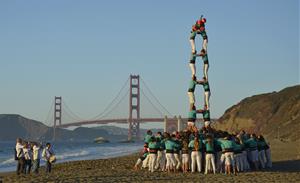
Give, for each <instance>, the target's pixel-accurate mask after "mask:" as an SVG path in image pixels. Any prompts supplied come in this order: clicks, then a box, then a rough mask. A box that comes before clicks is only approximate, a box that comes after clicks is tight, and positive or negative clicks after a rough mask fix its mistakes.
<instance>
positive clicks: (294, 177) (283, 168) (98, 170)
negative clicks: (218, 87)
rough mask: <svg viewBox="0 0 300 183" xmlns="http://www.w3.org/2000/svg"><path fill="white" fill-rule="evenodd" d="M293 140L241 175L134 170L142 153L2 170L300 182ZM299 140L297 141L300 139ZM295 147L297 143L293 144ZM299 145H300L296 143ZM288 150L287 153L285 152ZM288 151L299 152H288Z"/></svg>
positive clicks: (104, 178) (74, 176) (47, 178)
mask: <svg viewBox="0 0 300 183" xmlns="http://www.w3.org/2000/svg"><path fill="white" fill-rule="evenodd" d="M292 144H295V142H291V143H283V142H280V141H275V142H273V146H272V147H273V157H274V163H273V166H274V167H273V168H272V169H271V170H265V171H259V172H247V173H240V174H238V175H237V176H234V175H231V176H226V175H223V174H217V175H204V174H199V173H194V174H191V173H188V174H183V173H166V172H155V173H150V172H148V171H147V170H138V171H134V170H133V169H132V168H133V165H134V163H135V162H136V160H137V158H138V154H133V155H129V156H123V157H118V158H112V159H99V160H86V161H74V162H68V163H58V164H55V165H54V166H53V172H52V173H51V174H50V175H46V174H45V173H44V169H43V168H41V173H40V174H39V175H22V176H17V175H16V174H15V173H14V172H10V173H0V180H1V181H2V182H4V183H6V182H220V183H221V182H300V159H299V158H298V156H299V152H298V150H299V149H292V147H291V145H292ZM296 144H297V143H296ZM293 147H295V146H293ZM296 148H298V147H296ZM285 152H286V153H285ZM288 152H295V153H294V154H293V153H292V154H288Z"/></svg>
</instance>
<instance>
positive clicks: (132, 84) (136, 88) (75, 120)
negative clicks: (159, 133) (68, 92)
mask: <svg viewBox="0 0 300 183" xmlns="http://www.w3.org/2000/svg"><path fill="white" fill-rule="evenodd" d="M128 83H129V89H128V90H127V91H125V88H126V86H128ZM141 84H142V85H143V87H144V88H145V89H146V91H144V90H143V89H142V88H141V87H140V86H141ZM124 91H125V94H124V95H121V93H122V92H124ZM146 93H148V94H149V95H150V96H151V97H152V98H153V99H154V101H155V103H157V104H158V106H159V107H158V106H156V105H155V104H154V102H153V101H151V100H150V97H149V96H148V95H147V94H146ZM128 96H129V106H128V108H129V111H128V112H129V115H128V117H127V118H124V117H119V118H116V117H112V118H109V116H110V114H112V113H113V112H114V111H116V108H117V107H119V106H120V104H121V103H122V102H124V101H125V99H126V98H127V97H128ZM141 96H143V99H146V101H147V102H148V103H149V104H150V106H152V108H153V109H154V110H155V111H156V112H157V113H159V116H158V117H141V110H140V109H141V100H140V99H141ZM53 109H54V111H53V114H54V115H53V118H52V120H51V119H50V117H49V116H50V114H51V110H53ZM122 111H124V107H122ZM168 115H169V116H171V118H168ZM65 116H66V117H68V119H69V120H65V119H66V118H65V119H64V118H63V117H65ZM49 119H50V123H51V121H52V123H53V125H50V126H52V127H53V140H55V139H56V136H57V132H58V129H60V128H69V127H78V126H85V125H96V124H109V123H119V124H128V140H134V139H140V136H141V134H140V124H141V123H162V122H163V123H164V131H168V132H173V131H180V130H182V129H184V128H185V126H186V122H187V118H181V116H178V117H177V116H174V115H172V114H171V113H170V112H169V111H168V110H167V109H166V107H164V106H163V105H162V104H161V103H160V101H159V100H158V99H157V97H156V96H155V95H154V94H153V92H152V91H151V90H150V88H149V87H148V86H147V84H146V83H145V81H144V80H143V79H142V78H141V77H140V76H139V75H130V77H129V78H128V79H127V80H126V82H125V83H124V85H123V86H122V88H121V89H120V91H119V92H118V94H117V95H116V96H115V98H114V99H113V100H112V101H111V102H110V103H109V105H108V106H107V107H106V108H105V109H104V110H103V111H102V112H101V113H100V114H98V115H97V116H95V117H93V118H91V119H89V120H84V119H81V118H80V117H79V115H77V114H75V113H74V112H72V110H71V109H70V108H69V107H68V105H66V103H65V102H64V101H63V98H62V97H61V96H55V98H54V102H53V104H52V106H51V109H50V111H49V113H48V117H47V119H46V120H45V122H46V123H47V121H48V123H49ZM63 119H64V120H63ZM67 121H68V122H67ZM198 121H201V119H199V120H198Z"/></svg>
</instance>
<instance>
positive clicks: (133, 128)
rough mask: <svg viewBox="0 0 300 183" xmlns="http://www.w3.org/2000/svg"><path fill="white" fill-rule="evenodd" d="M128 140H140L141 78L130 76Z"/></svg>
mask: <svg viewBox="0 0 300 183" xmlns="http://www.w3.org/2000/svg"><path fill="white" fill-rule="evenodd" d="M128 123H129V128H128V140H129V141H130V140H134V139H135V140H139V139H140V76H139V75H130V93H129V119H128Z"/></svg>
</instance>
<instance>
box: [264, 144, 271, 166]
mask: <svg viewBox="0 0 300 183" xmlns="http://www.w3.org/2000/svg"><path fill="white" fill-rule="evenodd" d="M265 152H266V160H267V163H266V165H267V167H268V168H272V158H271V149H270V148H269V149H267V150H265Z"/></svg>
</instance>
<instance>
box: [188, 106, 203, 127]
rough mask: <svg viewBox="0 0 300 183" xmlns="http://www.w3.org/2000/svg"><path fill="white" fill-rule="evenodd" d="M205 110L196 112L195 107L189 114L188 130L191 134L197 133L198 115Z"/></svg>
mask: <svg viewBox="0 0 300 183" xmlns="http://www.w3.org/2000/svg"><path fill="white" fill-rule="evenodd" d="M202 112H203V110H196V107H195V105H194V106H193V107H192V109H191V110H190V111H189V113H188V123H187V125H188V130H189V131H191V132H197V131H198V129H197V127H196V126H195V122H196V121H197V113H202Z"/></svg>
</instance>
